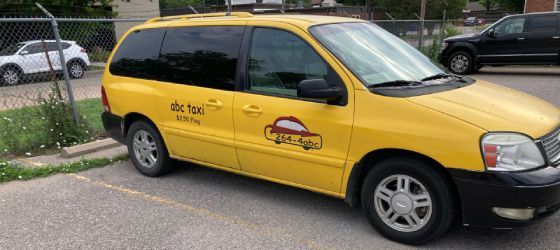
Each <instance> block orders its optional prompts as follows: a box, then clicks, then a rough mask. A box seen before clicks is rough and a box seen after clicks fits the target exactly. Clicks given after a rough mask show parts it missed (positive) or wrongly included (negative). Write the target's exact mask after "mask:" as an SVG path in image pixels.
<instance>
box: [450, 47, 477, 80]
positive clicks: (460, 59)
mask: <svg viewBox="0 0 560 250" xmlns="http://www.w3.org/2000/svg"><path fill="white" fill-rule="evenodd" d="M474 67H475V65H474V61H473V58H472V56H471V55H470V54H469V53H468V52H466V51H457V52H455V53H453V54H452V55H451V56H450V57H449V61H448V62H447V68H449V71H451V72H452V73H453V74H458V75H467V74H470V73H472V71H473V69H474Z"/></svg>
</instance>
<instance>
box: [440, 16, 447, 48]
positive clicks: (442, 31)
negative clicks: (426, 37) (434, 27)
mask: <svg viewBox="0 0 560 250" xmlns="http://www.w3.org/2000/svg"><path fill="white" fill-rule="evenodd" d="M446 14H447V12H446V10H443V20H442V22H441V28H440V31H439V39H440V41H439V44H443V40H444V39H445V18H446Z"/></svg>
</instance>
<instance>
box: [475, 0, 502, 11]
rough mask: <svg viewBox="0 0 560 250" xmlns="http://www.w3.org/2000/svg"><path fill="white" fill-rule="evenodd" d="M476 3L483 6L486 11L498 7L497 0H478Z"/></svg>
mask: <svg viewBox="0 0 560 250" xmlns="http://www.w3.org/2000/svg"><path fill="white" fill-rule="evenodd" d="M478 3H479V4H481V5H482V6H484V8H486V11H492V10H495V9H497V7H498V0H480V1H478Z"/></svg>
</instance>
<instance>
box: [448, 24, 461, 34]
mask: <svg viewBox="0 0 560 250" xmlns="http://www.w3.org/2000/svg"><path fill="white" fill-rule="evenodd" d="M456 35H461V31H459V30H458V29H456V28H455V26H454V25H453V24H450V23H447V24H446V25H445V38H448V37H452V36H456Z"/></svg>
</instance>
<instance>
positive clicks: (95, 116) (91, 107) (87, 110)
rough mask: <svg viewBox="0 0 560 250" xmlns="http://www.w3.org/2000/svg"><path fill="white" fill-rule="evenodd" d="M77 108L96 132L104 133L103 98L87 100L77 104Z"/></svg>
mask: <svg viewBox="0 0 560 250" xmlns="http://www.w3.org/2000/svg"><path fill="white" fill-rule="evenodd" d="M76 106H77V107H78V110H79V111H80V114H81V115H82V118H83V117H85V118H84V119H86V120H87V121H88V122H89V124H90V125H91V127H92V128H93V130H94V131H103V130H104V128H103V124H102V123H101V113H103V105H101V98H92V99H85V100H81V101H77V102H76Z"/></svg>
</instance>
